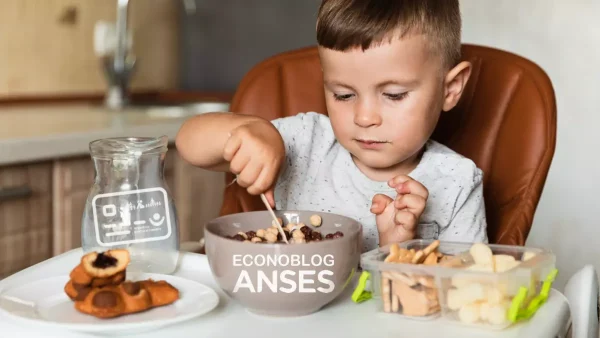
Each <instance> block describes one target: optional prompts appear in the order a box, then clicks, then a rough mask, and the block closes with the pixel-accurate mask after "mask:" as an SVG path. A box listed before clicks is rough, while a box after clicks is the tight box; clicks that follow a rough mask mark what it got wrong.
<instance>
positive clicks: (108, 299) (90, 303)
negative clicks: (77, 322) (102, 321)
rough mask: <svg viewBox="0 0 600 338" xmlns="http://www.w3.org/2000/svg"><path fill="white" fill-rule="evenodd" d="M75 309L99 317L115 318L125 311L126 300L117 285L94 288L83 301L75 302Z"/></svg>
mask: <svg viewBox="0 0 600 338" xmlns="http://www.w3.org/2000/svg"><path fill="white" fill-rule="evenodd" d="M75 309H77V311H80V312H82V313H85V314H89V315H92V316H94V317H98V318H113V317H118V316H121V315H122V314H123V313H125V302H124V301H123V297H122V296H121V294H120V293H119V291H118V290H117V289H116V287H115V286H107V287H103V288H94V289H92V290H91V291H90V293H88V295H87V296H86V297H85V299H84V300H82V301H76V302H75Z"/></svg>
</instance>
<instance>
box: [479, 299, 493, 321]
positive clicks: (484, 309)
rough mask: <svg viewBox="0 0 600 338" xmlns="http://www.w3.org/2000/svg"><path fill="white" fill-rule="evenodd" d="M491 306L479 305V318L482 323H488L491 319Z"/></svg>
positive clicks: (486, 304)
mask: <svg viewBox="0 0 600 338" xmlns="http://www.w3.org/2000/svg"><path fill="white" fill-rule="evenodd" d="M490 306H491V305H490V304H488V303H481V304H480V305H479V317H480V318H481V320H482V321H487V320H488V318H489V317H490Z"/></svg>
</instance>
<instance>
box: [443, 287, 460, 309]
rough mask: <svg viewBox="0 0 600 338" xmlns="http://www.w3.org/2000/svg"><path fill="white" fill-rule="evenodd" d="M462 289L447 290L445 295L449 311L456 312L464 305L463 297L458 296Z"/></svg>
mask: <svg viewBox="0 0 600 338" xmlns="http://www.w3.org/2000/svg"><path fill="white" fill-rule="evenodd" d="M461 290H462V289H449V290H448V293H447V294H446V302H447V303H448V308H450V310H454V311H456V310H458V309H460V308H461V306H463V305H464V303H463V299H464V298H463V296H462V295H461V294H460V292H461Z"/></svg>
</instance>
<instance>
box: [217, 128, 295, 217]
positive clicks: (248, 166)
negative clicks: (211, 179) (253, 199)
mask: <svg viewBox="0 0 600 338" xmlns="http://www.w3.org/2000/svg"><path fill="white" fill-rule="evenodd" d="M284 157H285V147H284V144H283V139H282V138H281V135H280V134H279V131H277V129H276V128H275V127H274V126H273V125H272V124H271V123H270V122H268V121H254V122H250V123H248V124H244V125H241V126H239V127H237V128H235V129H233V130H232V131H231V136H230V137H229V139H228V140H227V142H226V143H225V147H224V149H223V158H224V159H225V160H226V161H228V162H229V169H230V171H231V172H232V173H234V174H236V175H237V184H239V185H240V186H242V187H244V188H247V190H248V193H249V194H251V195H258V194H261V193H264V194H265V196H266V197H267V200H268V201H269V203H270V204H271V207H275V199H274V196H273V186H274V184H275V182H276V180H277V176H278V175H279V169H280V168H281V165H282V163H283V159H284Z"/></svg>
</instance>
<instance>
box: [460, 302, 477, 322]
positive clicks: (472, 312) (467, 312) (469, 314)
mask: <svg viewBox="0 0 600 338" xmlns="http://www.w3.org/2000/svg"><path fill="white" fill-rule="evenodd" d="M479 318H480V313H479V304H477V303H473V304H466V305H463V306H462V307H461V308H460V310H459V311H458V319H460V321H461V322H463V323H467V324H473V323H476V322H477V321H478V320H479Z"/></svg>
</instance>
